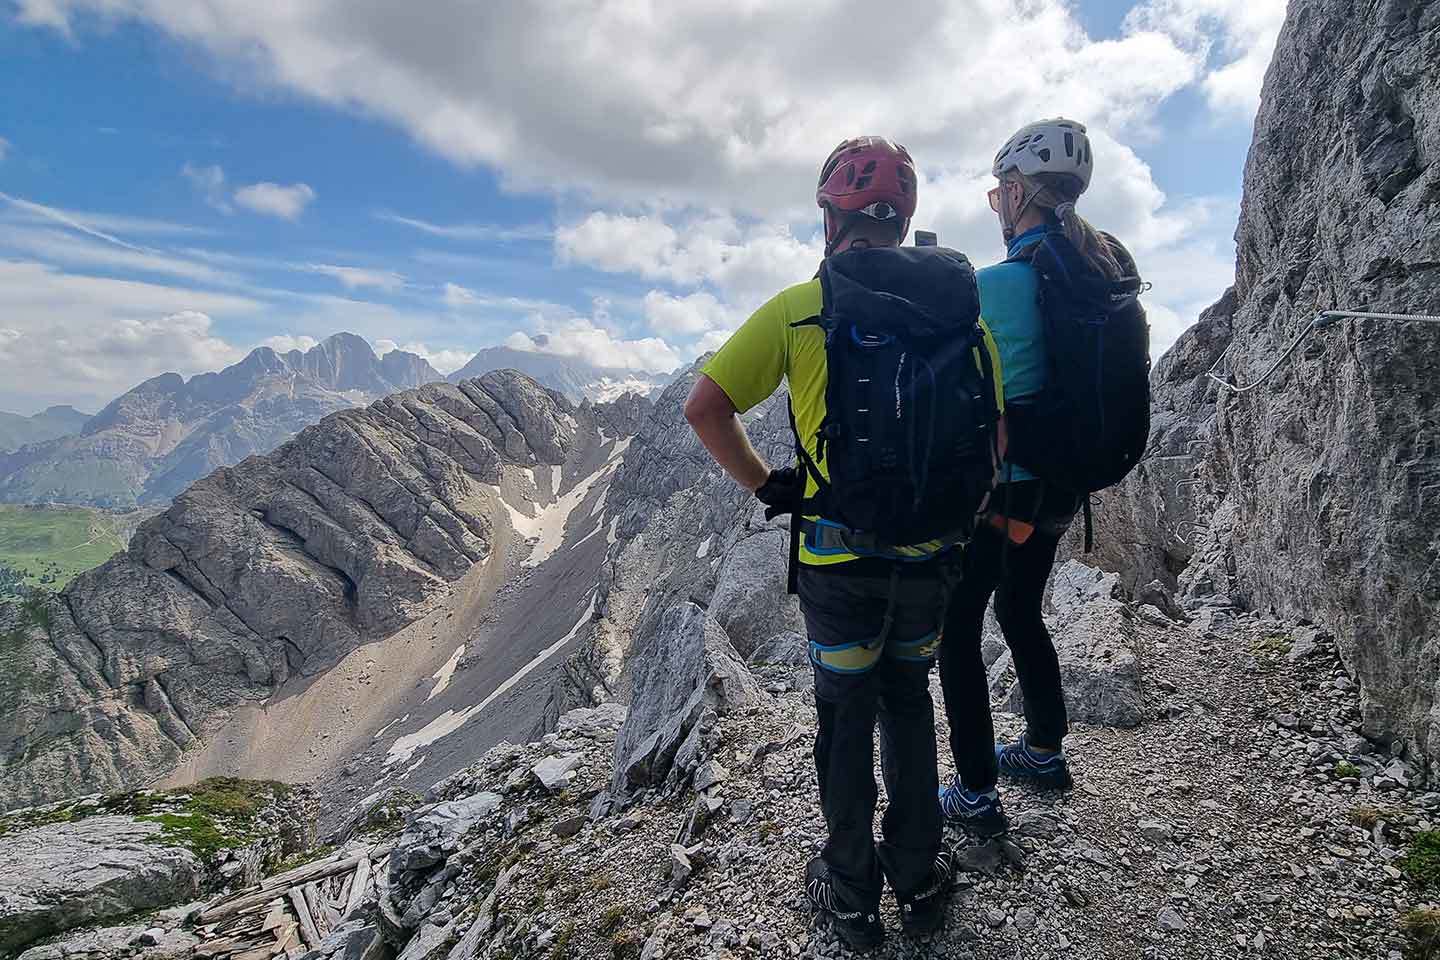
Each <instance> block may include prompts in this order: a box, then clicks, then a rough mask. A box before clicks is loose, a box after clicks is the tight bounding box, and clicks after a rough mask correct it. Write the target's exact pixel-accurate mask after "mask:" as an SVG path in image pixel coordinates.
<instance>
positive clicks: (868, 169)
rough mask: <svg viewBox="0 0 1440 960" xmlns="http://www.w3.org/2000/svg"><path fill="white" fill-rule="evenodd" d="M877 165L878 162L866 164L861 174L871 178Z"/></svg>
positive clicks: (873, 161) (872, 161)
mask: <svg viewBox="0 0 1440 960" xmlns="http://www.w3.org/2000/svg"><path fill="white" fill-rule="evenodd" d="M877 164H878V161H876V160H871V161H870V162H869V163H867V164H865V169H864V170H861V171H860V172H861V173H863V174H865V175H866V176H869V175H870V174H872V173H874V172H875V167H876V166H877Z"/></svg>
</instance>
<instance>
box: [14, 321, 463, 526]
mask: <svg viewBox="0 0 1440 960" xmlns="http://www.w3.org/2000/svg"><path fill="white" fill-rule="evenodd" d="M443 379H444V377H442V376H441V375H440V373H439V372H438V371H436V370H435V368H434V367H432V366H430V364H429V363H428V362H426V361H425V360H424V359H423V358H421V357H419V356H416V355H415V354H413V353H406V352H405V351H403V350H395V351H392V352H390V353H387V354H385V355H384V356H383V357H377V356H376V355H375V351H374V350H372V349H371V348H370V344H368V343H366V342H365V340H364V339H363V338H361V337H358V336H356V335H355V334H352V333H339V334H336V335H335V336H333V337H330V338H329V339H327V340H325V341H324V342H323V343H321V344H319V345H317V346H315V347H312V348H311V349H309V350H307V351H304V352H303V353H302V352H301V351H299V350H291V351H290V352H288V353H283V354H281V353H276V352H275V351H274V350H271V349H270V348H269V347H260V348H258V349H256V350H252V351H251V352H250V354H249V356H247V357H246V358H245V359H244V360H241V361H240V362H239V363H237V364H234V365H232V366H229V367H226V368H225V369H224V370H221V371H220V372H219V373H203V374H199V375H198V376H194V377H191V378H190V379H189V380H188V381H187V380H185V379H184V378H183V377H181V376H180V375H179V374H175V373H167V374H162V375H161V376H158V377H155V378H153V379H150V380H147V381H145V382H144V383H142V384H140V385H139V386H138V387H136V388H134V389H133V390H131V391H129V392H128V393H125V394H123V395H122V396H120V397H118V398H117V399H115V400H114V401H112V402H111V403H110V405H109V406H107V407H106V408H105V409H104V410H101V411H100V412H99V413H98V414H96V415H95V416H94V417H91V418H90V419H89V420H88V421H87V422H85V423H84V425H83V427H81V428H80V430H79V431H78V432H77V433H75V434H73V435H71V436H61V437H58V438H57V439H51V440H47V441H44V442H40V443H31V444H30V445H28V446H24V447H21V448H20V449H18V450H12V451H11V452H9V453H4V454H0V502H7V503H35V502H51V501H53V502H59V503H74V504H88V505H94V506H103V507H131V506H135V505H137V504H150V503H163V502H165V501H168V500H169V499H170V498H171V497H173V496H175V495H176V494H177V493H179V492H180V491H181V490H183V489H185V487H187V486H189V485H190V484H191V483H193V482H195V481H196V480H198V479H200V478H201V477H203V476H205V475H207V474H209V473H210V472H211V471H213V470H215V469H216V468H217V467H221V466H227V465H229V464H234V463H238V462H239V461H241V460H243V459H244V458H245V457H248V456H250V455H251V454H255V453H266V452H268V451H270V450H273V449H274V448H275V447H277V446H279V445H280V444H281V443H283V442H285V441H286V440H288V439H289V438H290V437H292V436H294V435H295V434H296V433H297V432H299V431H300V430H301V429H302V428H304V427H306V426H308V425H309V424H312V423H315V422H316V421H318V420H320V419H322V418H323V417H325V416H326V415H327V414H330V413H334V412H335V411H337V410H343V409H345V408H347V407H354V406H359V405H362V404H366V403H369V402H371V401H374V400H377V399H379V398H380V397H383V396H385V395H387V394H391V393H395V392H398V391H400V390H407V389H410V388H413V387H418V386H420V385H422V384H425V383H432V382H434V381H437V380H443Z"/></svg>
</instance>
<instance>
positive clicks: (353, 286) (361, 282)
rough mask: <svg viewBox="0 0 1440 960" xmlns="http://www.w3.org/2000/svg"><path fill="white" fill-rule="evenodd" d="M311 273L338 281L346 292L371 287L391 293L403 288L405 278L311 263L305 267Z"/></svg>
mask: <svg viewBox="0 0 1440 960" xmlns="http://www.w3.org/2000/svg"><path fill="white" fill-rule="evenodd" d="M305 269H307V270H309V271H310V272H311V273H321V274H324V275H325V276H327V277H334V278H335V279H336V280H339V281H340V283H341V285H342V286H344V287H345V289H346V290H361V289H364V288H366V287H371V288H374V289H376V290H383V291H386V292H393V291H396V290H399V289H400V288H401V287H403V286H405V278H404V277H402V276H401V275H400V274H398V273H395V272H394V271H391V270H370V269H366V268H364V267H337V266H335V265H333V264H328V263H312V264H308V265H307V266H306V268H305Z"/></svg>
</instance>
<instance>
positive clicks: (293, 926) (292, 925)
mask: <svg viewBox="0 0 1440 960" xmlns="http://www.w3.org/2000/svg"><path fill="white" fill-rule="evenodd" d="M299 942H300V924H298V923H296V922H294V921H293V920H291V921H289V922H287V923H286V924H285V926H284V927H282V928H280V929H279V930H277V931H276V932H275V952H274V953H272V954H271V956H279V955H280V954H282V953H285V952H287V951H288V950H289V949H290V948H291V947H295V946H298V945H299Z"/></svg>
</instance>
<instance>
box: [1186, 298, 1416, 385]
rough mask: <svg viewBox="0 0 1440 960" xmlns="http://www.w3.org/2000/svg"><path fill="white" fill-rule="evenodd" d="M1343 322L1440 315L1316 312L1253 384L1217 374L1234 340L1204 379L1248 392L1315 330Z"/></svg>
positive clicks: (1407, 320)
mask: <svg viewBox="0 0 1440 960" xmlns="http://www.w3.org/2000/svg"><path fill="white" fill-rule="evenodd" d="M1341 319H1353V320H1392V321H1396V322H1400V323H1440V316H1436V315H1435V314H1430V313H1370V312H1367V311H1363V310H1325V311H1322V312H1321V313H1317V314H1316V315H1315V318H1314V319H1312V320H1311V321H1310V322H1309V323H1307V324H1305V326H1304V327H1303V328H1301V330H1300V333H1299V335H1298V336H1296V337H1295V339H1294V340H1292V341H1290V346H1288V347H1286V348H1285V352H1284V353H1282V354H1280V357H1279V358H1278V359H1277V360H1276V361H1275V362H1274V363H1272V364H1270V366H1269V368H1268V369H1267V370H1266V371H1265V372H1264V373H1262V374H1261V375H1260V376H1259V377H1258V378H1257V379H1255V380H1253V381H1252V382H1250V383H1247V384H1244V385H1243V386H1240V385H1237V384H1233V383H1231V382H1230V381H1229V380H1226V379H1223V378H1221V377H1218V376H1216V375H1215V371H1216V370H1217V369H1218V368H1219V367H1220V366H1221V365H1222V364H1223V363H1224V362H1225V358H1226V357H1227V356H1229V354H1230V347H1231V346H1234V341H1231V343H1230V344H1228V345H1227V346H1226V347H1225V349H1224V350H1222V351H1220V356H1218V357H1216V358H1215V362H1214V363H1213V364H1211V365H1210V369H1209V370H1207V371H1205V376H1207V377H1209V378H1210V379H1211V380H1214V381H1215V382H1216V383H1218V384H1219V385H1220V386H1222V387H1224V388H1225V389H1226V390H1229V391H1230V392H1231V393H1235V394H1240V393H1249V392H1250V391H1251V390H1254V389H1255V388H1256V387H1258V386H1260V385H1261V384H1262V383H1264V382H1265V381H1267V380H1269V379H1270V378H1271V377H1272V376H1274V374H1275V371H1276V370H1279V369H1280V365H1281V364H1283V363H1284V362H1285V361H1286V360H1288V359H1290V355H1291V354H1293V353H1294V352H1295V349H1296V348H1297V347H1299V346H1300V344H1301V343H1302V342H1303V341H1304V340H1305V338H1306V337H1308V336H1309V335H1310V334H1311V333H1312V332H1313V331H1315V330H1320V329H1324V328H1325V327H1328V326H1330V325H1331V324H1332V323H1334V322H1335V321H1336V320H1341Z"/></svg>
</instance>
